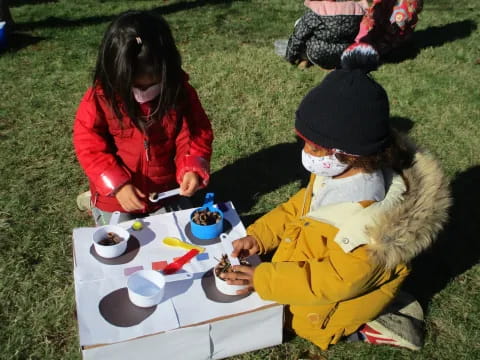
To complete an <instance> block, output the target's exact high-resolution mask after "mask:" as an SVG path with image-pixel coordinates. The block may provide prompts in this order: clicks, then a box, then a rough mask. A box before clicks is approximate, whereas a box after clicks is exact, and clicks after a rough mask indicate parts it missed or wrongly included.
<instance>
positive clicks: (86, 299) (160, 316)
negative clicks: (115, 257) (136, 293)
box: [75, 277, 179, 346]
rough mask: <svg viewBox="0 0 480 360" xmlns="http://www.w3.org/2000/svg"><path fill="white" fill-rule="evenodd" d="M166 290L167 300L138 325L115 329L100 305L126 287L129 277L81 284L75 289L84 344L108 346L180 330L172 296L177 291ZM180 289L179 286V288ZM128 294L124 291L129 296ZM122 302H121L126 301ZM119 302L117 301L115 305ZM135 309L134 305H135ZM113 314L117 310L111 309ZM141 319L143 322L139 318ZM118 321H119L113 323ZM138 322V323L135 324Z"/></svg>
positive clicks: (81, 342) (173, 289) (82, 342)
mask: <svg viewBox="0 0 480 360" xmlns="http://www.w3.org/2000/svg"><path fill="white" fill-rule="evenodd" d="M167 285H168V286H167V287H166V288H165V291H166V294H165V300H164V301H163V302H161V303H160V304H158V305H157V307H156V308H155V310H154V311H153V312H152V313H151V314H150V315H149V316H148V317H146V318H145V319H144V320H142V321H141V322H139V324H138V325H133V326H127V327H125V326H115V325H114V324H112V323H111V322H109V321H108V319H112V317H108V316H107V317H106V318H105V317H104V316H102V310H101V308H100V303H101V301H102V299H104V298H106V297H107V296H109V295H111V294H112V293H114V292H115V291H118V290H121V289H122V288H125V287H126V278H125V277H121V278H110V279H109V280H108V281H88V282H79V283H77V284H76V286H75V293H76V300H77V318H78V325H79V332H80V345H82V346H84V345H94V344H108V343H114V342H118V341H122V340H127V339H132V338H135V337H139V336H142V335H145V334H153V333H157V332H160V331H166V330H171V329H176V328H178V326H179V324H178V320H177V317H176V314H175V310H174V308H173V306H172V301H171V298H172V297H171V293H172V292H174V291H175V288H174V287H173V286H170V285H171V284H167ZM177 286H178V285H177ZM125 296H127V297H128V295H126V291H124V292H123V297H125ZM125 300H126V299H125V298H123V299H119V300H118V301H125ZM115 303H116V302H115V301H113V302H112V304H115ZM131 306H132V307H133V306H134V305H133V304H132V305H131ZM111 310H112V311H113V312H114V311H115V309H111ZM138 319H143V316H142V317H139V318H138ZM113 322H115V321H113ZM134 322H136V321H134Z"/></svg>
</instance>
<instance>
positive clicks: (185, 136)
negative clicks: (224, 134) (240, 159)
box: [175, 82, 213, 186]
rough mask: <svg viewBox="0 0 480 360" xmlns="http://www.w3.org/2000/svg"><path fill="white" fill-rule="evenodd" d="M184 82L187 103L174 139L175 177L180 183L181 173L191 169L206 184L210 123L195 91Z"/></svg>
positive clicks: (210, 150) (209, 155)
mask: <svg viewBox="0 0 480 360" xmlns="http://www.w3.org/2000/svg"><path fill="white" fill-rule="evenodd" d="M185 84H186V85H185V87H186V90H187V96H188V104H187V108H186V109H185V111H184V112H183V115H182V116H183V122H182V128H181V130H180V132H179V134H178V136H177V139H176V147H177V154H176V158H175V163H176V167H177V174H176V178H177V182H178V183H179V184H180V183H181V182H182V179H183V175H185V173H186V172H188V171H193V172H196V173H197V174H198V175H199V176H200V177H201V178H202V182H203V185H204V186H206V185H207V184H208V181H209V179H210V157H211V155H212V142H213V131H212V125H211V124H210V120H209V119H208V117H207V114H205V111H204V110H203V107H202V104H201V103H200V100H199V98H198V95H197V92H196V91H195V89H194V88H193V87H192V86H191V85H190V84H188V82H186V83H185Z"/></svg>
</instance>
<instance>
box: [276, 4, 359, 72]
mask: <svg viewBox="0 0 480 360" xmlns="http://www.w3.org/2000/svg"><path fill="white" fill-rule="evenodd" d="M304 4H305V6H306V7H307V10H306V11H305V14H304V15H303V16H302V17H301V18H300V19H299V20H298V21H297V22H296V23H295V29H294V31H293V34H292V35H291V36H290V38H289V40H288V45H287V50H286V55H285V57H286V59H287V60H288V61H289V62H291V63H292V64H296V63H300V64H299V66H300V67H303V66H305V65H306V64H307V63H306V62H309V63H311V64H315V65H318V66H321V67H324V68H327V69H331V68H334V67H337V66H338V65H339V64H340V56H341V54H342V52H343V51H344V50H345V49H346V48H347V47H348V46H349V45H351V44H352V43H353V42H354V40H355V36H356V35H357V33H358V30H359V26H360V22H361V20H362V17H363V15H364V13H365V9H366V7H367V6H368V4H367V3H366V1H365V0H362V1H342V0H337V1H335V0H333V1H332V0H329V1H310V0H305V3H304Z"/></svg>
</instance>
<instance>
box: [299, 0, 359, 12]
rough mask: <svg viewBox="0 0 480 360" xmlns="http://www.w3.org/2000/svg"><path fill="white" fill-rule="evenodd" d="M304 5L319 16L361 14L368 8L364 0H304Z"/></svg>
mask: <svg viewBox="0 0 480 360" xmlns="http://www.w3.org/2000/svg"><path fill="white" fill-rule="evenodd" d="M304 5H305V6H306V7H308V8H309V9H310V10H312V11H313V12H314V13H315V14H317V15H320V16H336V15H363V14H365V11H366V9H367V8H368V3H367V2H366V0H362V1H341V2H335V1H310V0H305V2H304Z"/></svg>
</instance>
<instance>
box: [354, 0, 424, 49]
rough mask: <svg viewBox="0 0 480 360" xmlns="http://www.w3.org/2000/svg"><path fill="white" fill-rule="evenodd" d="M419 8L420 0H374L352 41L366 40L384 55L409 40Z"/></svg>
mask: <svg viewBox="0 0 480 360" xmlns="http://www.w3.org/2000/svg"><path fill="white" fill-rule="evenodd" d="M422 8H423V0H374V1H373V4H372V5H371V6H370V7H369V8H368V10H367V12H366V14H365V16H364V18H363V19H362V22H361V24H360V31H359V33H358V35H357V37H356V39H355V41H356V42H363V43H368V44H370V45H372V46H373V47H375V49H377V51H378V52H379V53H380V55H386V54H387V53H389V52H390V51H392V50H393V49H396V48H399V47H402V46H404V45H405V44H406V43H408V42H409V41H410V40H411V39H412V35H413V31H414V29H415V26H416V25H417V21H418V14H419V13H420V12H421V11H422Z"/></svg>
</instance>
